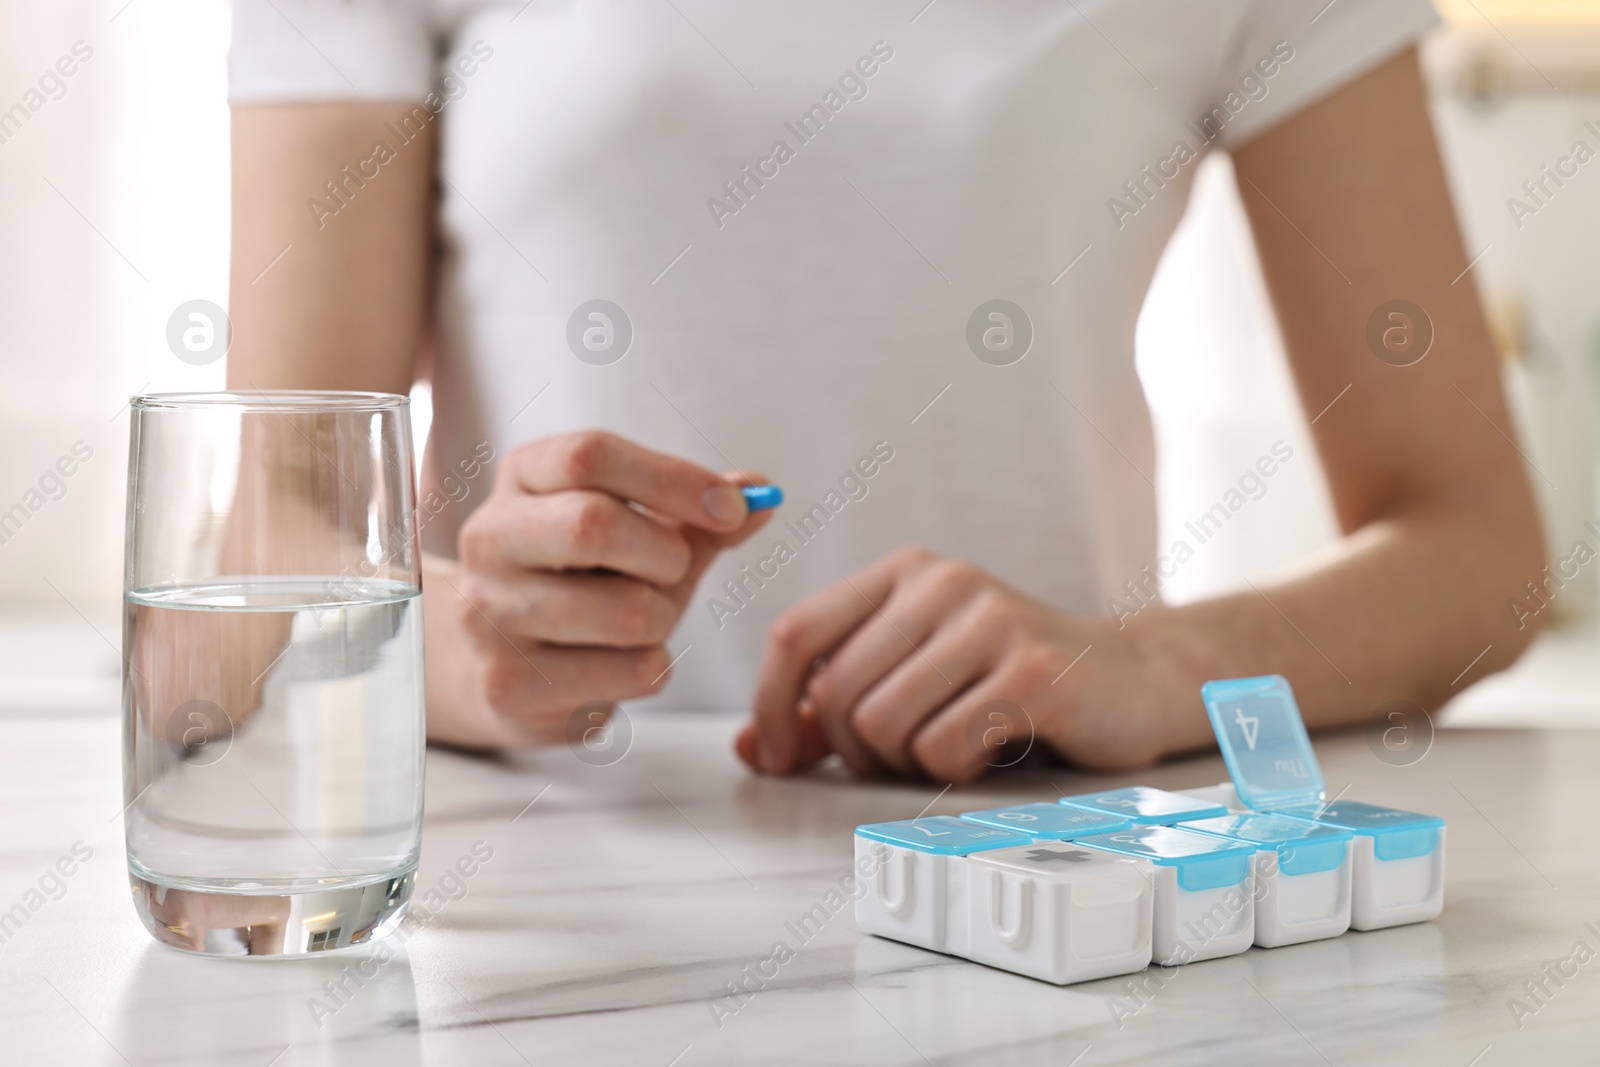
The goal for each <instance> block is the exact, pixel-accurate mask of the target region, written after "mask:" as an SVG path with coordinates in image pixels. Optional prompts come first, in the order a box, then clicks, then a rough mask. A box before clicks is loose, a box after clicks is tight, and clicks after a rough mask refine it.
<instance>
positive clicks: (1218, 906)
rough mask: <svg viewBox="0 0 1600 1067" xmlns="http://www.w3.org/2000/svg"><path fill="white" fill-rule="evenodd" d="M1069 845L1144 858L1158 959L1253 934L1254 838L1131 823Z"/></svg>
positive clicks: (1233, 947)
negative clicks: (1148, 872)
mask: <svg viewBox="0 0 1600 1067" xmlns="http://www.w3.org/2000/svg"><path fill="white" fill-rule="evenodd" d="M1073 844H1075V845H1081V846H1082V847H1084V848H1092V849H1102V850H1104V851H1106V852H1110V853H1114V854H1117V855H1121V856H1126V857H1131V858H1136V859H1143V860H1148V861H1149V862H1150V864H1151V865H1152V868H1153V869H1152V878H1153V881H1154V886H1153V888H1154V890H1155V892H1154V895H1153V897H1152V922H1151V955H1152V958H1153V959H1154V960H1155V962H1156V963H1159V964H1162V965H1164V966H1169V965H1172V964H1181V963H1195V962H1197V961H1199V960H1211V959H1217V958H1218V957H1221V956H1232V955H1235V954H1237V953H1240V952H1243V951H1244V950H1245V949H1247V948H1249V947H1250V945H1251V942H1252V941H1253V940H1254V939H1255V898H1254V896H1253V893H1252V879H1251V860H1252V858H1253V857H1254V856H1255V852H1256V847H1255V846H1254V845H1252V844H1250V843H1248V842H1244V841H1230V840H1228V839H1226V838H1222V837H1217V836H1215V835H1213V834H1202V833H1196V832H1195V831H1193V830H1185V829H1180V828H1179V827H1175V826H1135V827H1133V828H1131V829H1128V830H1124V831H1121V832H1120V833H1114V834H1101V835H1099V836H1096V837H1084V838H1079V839H1078V840H1076V841H1074V842H1073Z"/></svg>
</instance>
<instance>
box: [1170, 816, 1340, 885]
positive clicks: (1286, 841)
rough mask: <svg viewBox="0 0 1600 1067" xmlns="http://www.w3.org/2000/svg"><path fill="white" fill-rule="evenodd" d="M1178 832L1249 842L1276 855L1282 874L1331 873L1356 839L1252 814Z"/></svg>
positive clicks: (1187, 826) (1195, 824)
mask: <svg viewBox="0 0 1600 1067" xmlns="http://www.w3.org/2000/svg"><path fill="white" fill-rule="evenodd" d="M1178 828H1179V829H1181V830H1194V831H1197V832H1199V833H1203V834H1216V835H1217V836H1218V837H1226V838H1229V839H1231V840H1234V841H1248V842H1250V843H1251V844H1253V845H1255V846H1256V847H1258V848H1260V849H1263V850H1266V849H1271V850H1274V851H1276V852H1277V853H1278V870H1279V872H1280V873H1282V874H1316V873H1318V872H1319V871H1331V870H1334V869H1335V868H1337V867H1338V866H1339V864H1341V863H1343V862H1344V854H1345V848H1346V843H1347V842H1348V841H1350V839H1351V838H1352V837H1354V836H1355V835H1354V834H1353V833H1351V832H1350V831H1349V830H1346V829H1343V828H1341V827H1337V826H1329V825H1326V824H1324V823H1315V822H1308V821H1306V820H1305V819H1299V818H1290V817H1288V816H1286V815H1273V814H1267V813H1263V812H1253V811H1248V812H1235V813H1233V814H1231V815H1224V816H1222V817H1221V818H1220V819H1201V820H1199V821H1197V822H1186V823H1182V824H1180V825H1179V827H1178Z"/></svg>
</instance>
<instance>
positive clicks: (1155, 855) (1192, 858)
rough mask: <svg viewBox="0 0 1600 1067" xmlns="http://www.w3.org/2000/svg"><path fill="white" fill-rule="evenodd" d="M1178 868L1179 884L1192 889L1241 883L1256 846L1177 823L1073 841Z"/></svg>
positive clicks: (1143, 827)
mask: <svg viewBox="0 0 1600 1067" xmlns="http://www.w3.org/2000/svg"><path fill="white" fill-rule="evenodd" d="M1073 844H1076V845H1084V846H1087V847H1089V848H1100V849H1105V850H1106V851H1107V852H1119V853H1121V854H1122V855H1124V856H1133V857H1136V858H1138V859H1144V860H1149V861H1150V862H1151V863H1153V864H1155V865H1156V866H1157V867H1172V868H1175V869H1176V871H1177V875H1178V887H1179V888H1180V889H1187V890H1191V891H1198V890H1202V889H1220V888H1221V887H1223V886H1229V885H1238V884H1239V883H1240V882H1242V881H1244V880H1245V878H1246V877H1248V876H1249V874H1250V860H1251V857H1253V856H1254V855H1255V854H1256V846H1255V845H1252V844H1250V843H1248V842H1245V841H1233V840H1229V839H1228V838H1225V837H1217V836H1216V835H1214V834H1202V833H1196V832H1195V831H1193V830H1185V829H1181V828H1179V827H1176V826H1135V827H1133V828H1132V829H1128V830H1122V831H1120V832H1118V833H1114V834H1099V835H1097V836H1095V837H1080V838H1078V839H1077V840H1076V841H1074V842H1073Z"/></svg>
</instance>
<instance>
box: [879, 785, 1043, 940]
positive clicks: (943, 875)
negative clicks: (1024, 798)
mask: <svg viewBox="0 0 1600 1067" xmlns="http://www.w3.org/2000/svg"><path fill="white" fill-rule="evenodd" d="M1032 843H1033V838H1032V837H1030V836H1029V835H1027V834H1023V833H1018V832H1017V831H1015V830H1008V829H1004V828H1001V827H993V826H984V825H982V824H981V823H976V822H972V821H970V820H967V819H956V818H952V817H950V816H948V815H935V816H931V817H929V818H925V819H907V820H905V821H903V822H880V823H870V824H868V825H866V826H858V827H856V873H857V874H859V875H861V877H862V878H863V879H864V880H865V882H866V886H867V891H866V892H865V893H864V894H863V895H862V896H861V897H860V898H859V899H857V900H856V925H857V926H859V927H861V929H863V930H865V931H867V932H868V933H873V934H882V935H883V936H884V937H892V938H894V939H895V940H897V941H904V942H906V943H907V944H912V945H920V946H921V947H923V948H931V949H933V950H935V951H937V952H949V953H952V954H954V955H957V956H965V955H966V954H967V931H968V922H967V859H966V857H967V856H969V855H971V854H972V853H974V852H979V851H982V850H985V849H994V848H1009V847H1013V846H1016V845H1028V844H1032Z"/></svg>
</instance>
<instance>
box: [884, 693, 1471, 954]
mask: <svg viewBox="0 0 1600 1067" xmlns="http://www.w3.org/2000/svg"><path fill="white" fill-rule="evenodd" d="M1201 696H1202V699H1203V701H1204V703H1205V707H1206V714H1207V715H1208V717H1209V718H1210V720H1211V724H1212V728H1213V729H1214V730H1215V732H1216V735H1217V742H1218V745H1219V746H1220V748H1221V750H1222V756H1223V760H1224V762H1225V763H1226V764H1227V767H1228V773H1229V776H1230V777H1231V779H1232V781H1231V782H1225V783H1221V784H1219V785H1216V786H1207V787H1203V788H1199V789H1191V790H1185V791H1183V792H1168V791H1165V790H1160V789H1152V788H1149V787H1147V786H1133V787H1131V788H1126V789H1113V790H1105V791H1102V792H1097V793H1085V794H1080V795H1076V796H1070V797H1063V798H1061V799H1060V801H1058V802H1054V803H1047V802H1036V803H1030V804H1018V805H1014V806H1011V807H1004V808H988V809H984V810H981V811H970V812H967V813H965V814H963V815H962V816H960V817H959V818H955V817H951V816H946V815H939V816H932V817H928V818H918V819H909V820H905V821H902V822H886V823H872V824H868V825H865V826H859V827H857V828H856V835H855V856H856V871H857V873H858V874H859V875H860V876H861V879H862V882H863V892H862V894H861V896H860V897H858V898H857V900H856V923H857V925H858V926H860V927H861V929H862V930H864V931H866V932H868V933H873V934H879V935H881V936H884V937H889V938H893V939H895V940H898V941H904V942H906V943H907V944H912V945H917V946H920V947H922V948H927V949H932V950H935V951H938V952H944V953H948V954H951V955H956V956H963V957H966V958H968V959H972V960H976V961H977V962H980V963H986V964H989V965H990V966H994V967H1000V968H1003V969H1005V970H1009V971H1014V972H1016V973H1018V974H1022V975H1027V976H1029V977H1032V978H1039V979H1043V980H1044V981H1047V982H1054V983H1056V984H1058V985H1066V984H1068V983H1072V982H1083V981H1089V980H1091V979H1095V978H1107V977H1112V976H1115V975H1119V974H1130V973H1133V972H1135V971H1139V970H1142V969H1143V968H1145V967H1146V966H1148V965H1150V964H1151V963H1155V964H1158V965H1175V964H1183V963H1194V962H1198V961H1201V960H1208V959H1216V958H1218V957H1221V956H1227V955H1232V954H1235V953H1239V952H1243V951H1245V950H1246V949H1248V948H1249V947H1250V946H1251V945H1255V946H1258V947H1261V948H1276V947H1279V946H1283V945H1294V944H1299V943H1302V942H1306V941H1314V940H1319V939H1323V938H1330V937H1337V936H1339V935H1340V934H1342V933H1344V932H1345V930H1347V929H1350V928H1354V929H1356V930H1377V929H1381V928H1384V927H1388V926H1398V925H1401V924H1404V923H1414V922H1423V921H1426V920H1429V919H1432V918H1434V917H1436V916H1437V915H1438V914H1439V912H1440V910H1441V909H1442V908H1443V905H1444V847H1445V826H1444V820H1442V819H1439V818H1436V817H1434V816H1431V815H1419V814H1416V813H1413V812H1408V811H1400V810H1398V809H1394V808H1383V807H1378V806H1376V805H1373V804H1365V803H1361V802H1359V801H1352V800H1344V799H1342V798H1341V799H1339V800H1336V801H1332V802H1329V801H1327V800H1325V794H1324V782H1323V778H1322V770H1321V768H1320V767H1319V766H1318V764H1317V760H1316V755H1315V753H1314V752H1313V750H1312V748H1311V739H1310V737H1309V736H1308V735H1307V733H1306V729H1305V725H1304V723H1303V722H1302V721H1301V718H1300V711H1299V708H1298V707H1297V706H1296V705H1295V702H1294V694H1293V692H1292V691H1291V690H1290V688H1289V684H1288V682H1287V681H1285V680H1284V679H1283V678H1280V677H1278V676H1276V675H1273V676H1268V677H1262V678H1236V679H1229V680H1226V681H1216V682H1208V683H1206V685H1205V686H1203V687H1202V689H1201Z"/></svg>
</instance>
